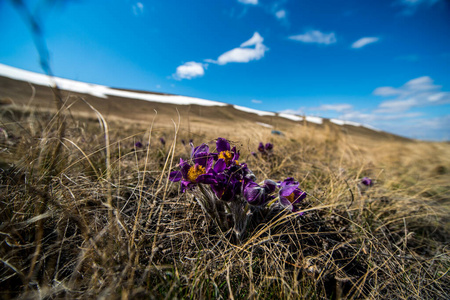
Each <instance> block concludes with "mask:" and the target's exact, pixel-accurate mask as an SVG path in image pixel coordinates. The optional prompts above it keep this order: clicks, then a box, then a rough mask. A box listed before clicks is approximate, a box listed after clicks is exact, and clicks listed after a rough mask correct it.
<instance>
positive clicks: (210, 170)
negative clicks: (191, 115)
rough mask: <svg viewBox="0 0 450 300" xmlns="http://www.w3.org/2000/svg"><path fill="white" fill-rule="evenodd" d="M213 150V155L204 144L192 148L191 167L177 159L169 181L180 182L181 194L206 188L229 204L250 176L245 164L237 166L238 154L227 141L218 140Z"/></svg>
mask: <svg viewBox="0 0 450 300" xmlns="http://www.w3.org/2000/svg"><path fill="white" fill-rule="evenodd" d="M216 150H217V153H212V152H210V151H209V146H208V145H206V144H202V145H200V146H197V147H195V148H193V149H192V153H191V161H192V164H189V162H187V161H185V160H183V159H180V170H178V171H173V172H171V173H170V177H169V179H170V180H171V181H174V182H177V181H181V191H182V192H185V191H186V190H187V189H192V188H194V187H195V186H196V185H198V184H207V185H209V186H210V188H211V190H212V191H213V192H214V194H215V195H216V197H217V198H218V199H220V200H223V201H232V200H233V199H234V198H235V197H236V196H237V195H238V194H239V193H240V192H241V190H242V186H243V183H245V182H247V180H248V179H247V178H250V177H252V176H253V174H252V173H251V171H250V170H249V169H248V167H247V165H246V164H239V162H238V159H239V152H238V151H236V147H233V148H231V146H230V143H229V142H228V141H227V140H225V139H223V138H218V139H217V142H216Z"/></svg>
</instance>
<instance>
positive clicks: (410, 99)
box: [373, 76, 450, 113]
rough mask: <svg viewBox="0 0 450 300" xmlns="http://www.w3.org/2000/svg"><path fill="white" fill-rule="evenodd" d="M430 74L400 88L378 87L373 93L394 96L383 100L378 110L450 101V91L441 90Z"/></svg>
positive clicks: (400, 108) (395, 109)
mask: <svg viewBox="0 0 450 300" xmlns="http://www.w3.org/2000/svg"><path fill="white" fill-rule="evenodd" d="M441 89H442V86H440V85H435V84H434V82H433V80H432V79H431V78H430V77H429V76H422V77H418V78H415V79H412V80H410V81H408V82H406V83H405V84H404V85H402V86H401V87H399V88H394V87H391V86H384V87H379V88H376V89H375V90H374V91H373V94H374V95H376V96H382V97H394V98H392V99H389V100H386V101H383V102H381V104H380V105H379V108H378V110H377V112H388V113H389V112H390V113H392V112H403V111H407V110H409V109H411V108H413V107H418V106H428V105H442V104H447V103H450V92H445V91H441Z"/></svg>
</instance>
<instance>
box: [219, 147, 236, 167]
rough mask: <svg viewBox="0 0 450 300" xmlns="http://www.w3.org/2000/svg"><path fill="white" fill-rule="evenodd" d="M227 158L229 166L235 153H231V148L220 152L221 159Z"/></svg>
mask: <svg viewBox="0 0 450 300" xmlns="http://www.w3.org/2000/svg"><path fill="white" fill-rule="evenodd" d="M221 158H222V159H223V160H225V163H226V165H227V166H228V165H229V164H230V161H231V160H232V159H233V153H231V152H230V151H229V150H225V151H221V152H220V153H219V159H221Z"/></svg>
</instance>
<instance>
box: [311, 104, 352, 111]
mask: <svg viewBox="0 0 450 300" xmlns="http://www.w3.org/2000/svg"><path fill="white" fill-rule="evenodd" d="M352 109H353V105H350V104H323V105H321V106H319V107H318V108H317V110H333V111H337V112H343V111H349V110H352Z"/></svg>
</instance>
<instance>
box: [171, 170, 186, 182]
mask: <svg viewBox="0 0 450 300" xmlns="http://www.w3.org/2000/svg"><path fill="white" fill-rule="evenodd" d="M181 178H183V175H182V174H181V171H180V170H178V171H173V172H170V175H169V180H170V181H173V182H178V181H180V180H181Z"/></svg>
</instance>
